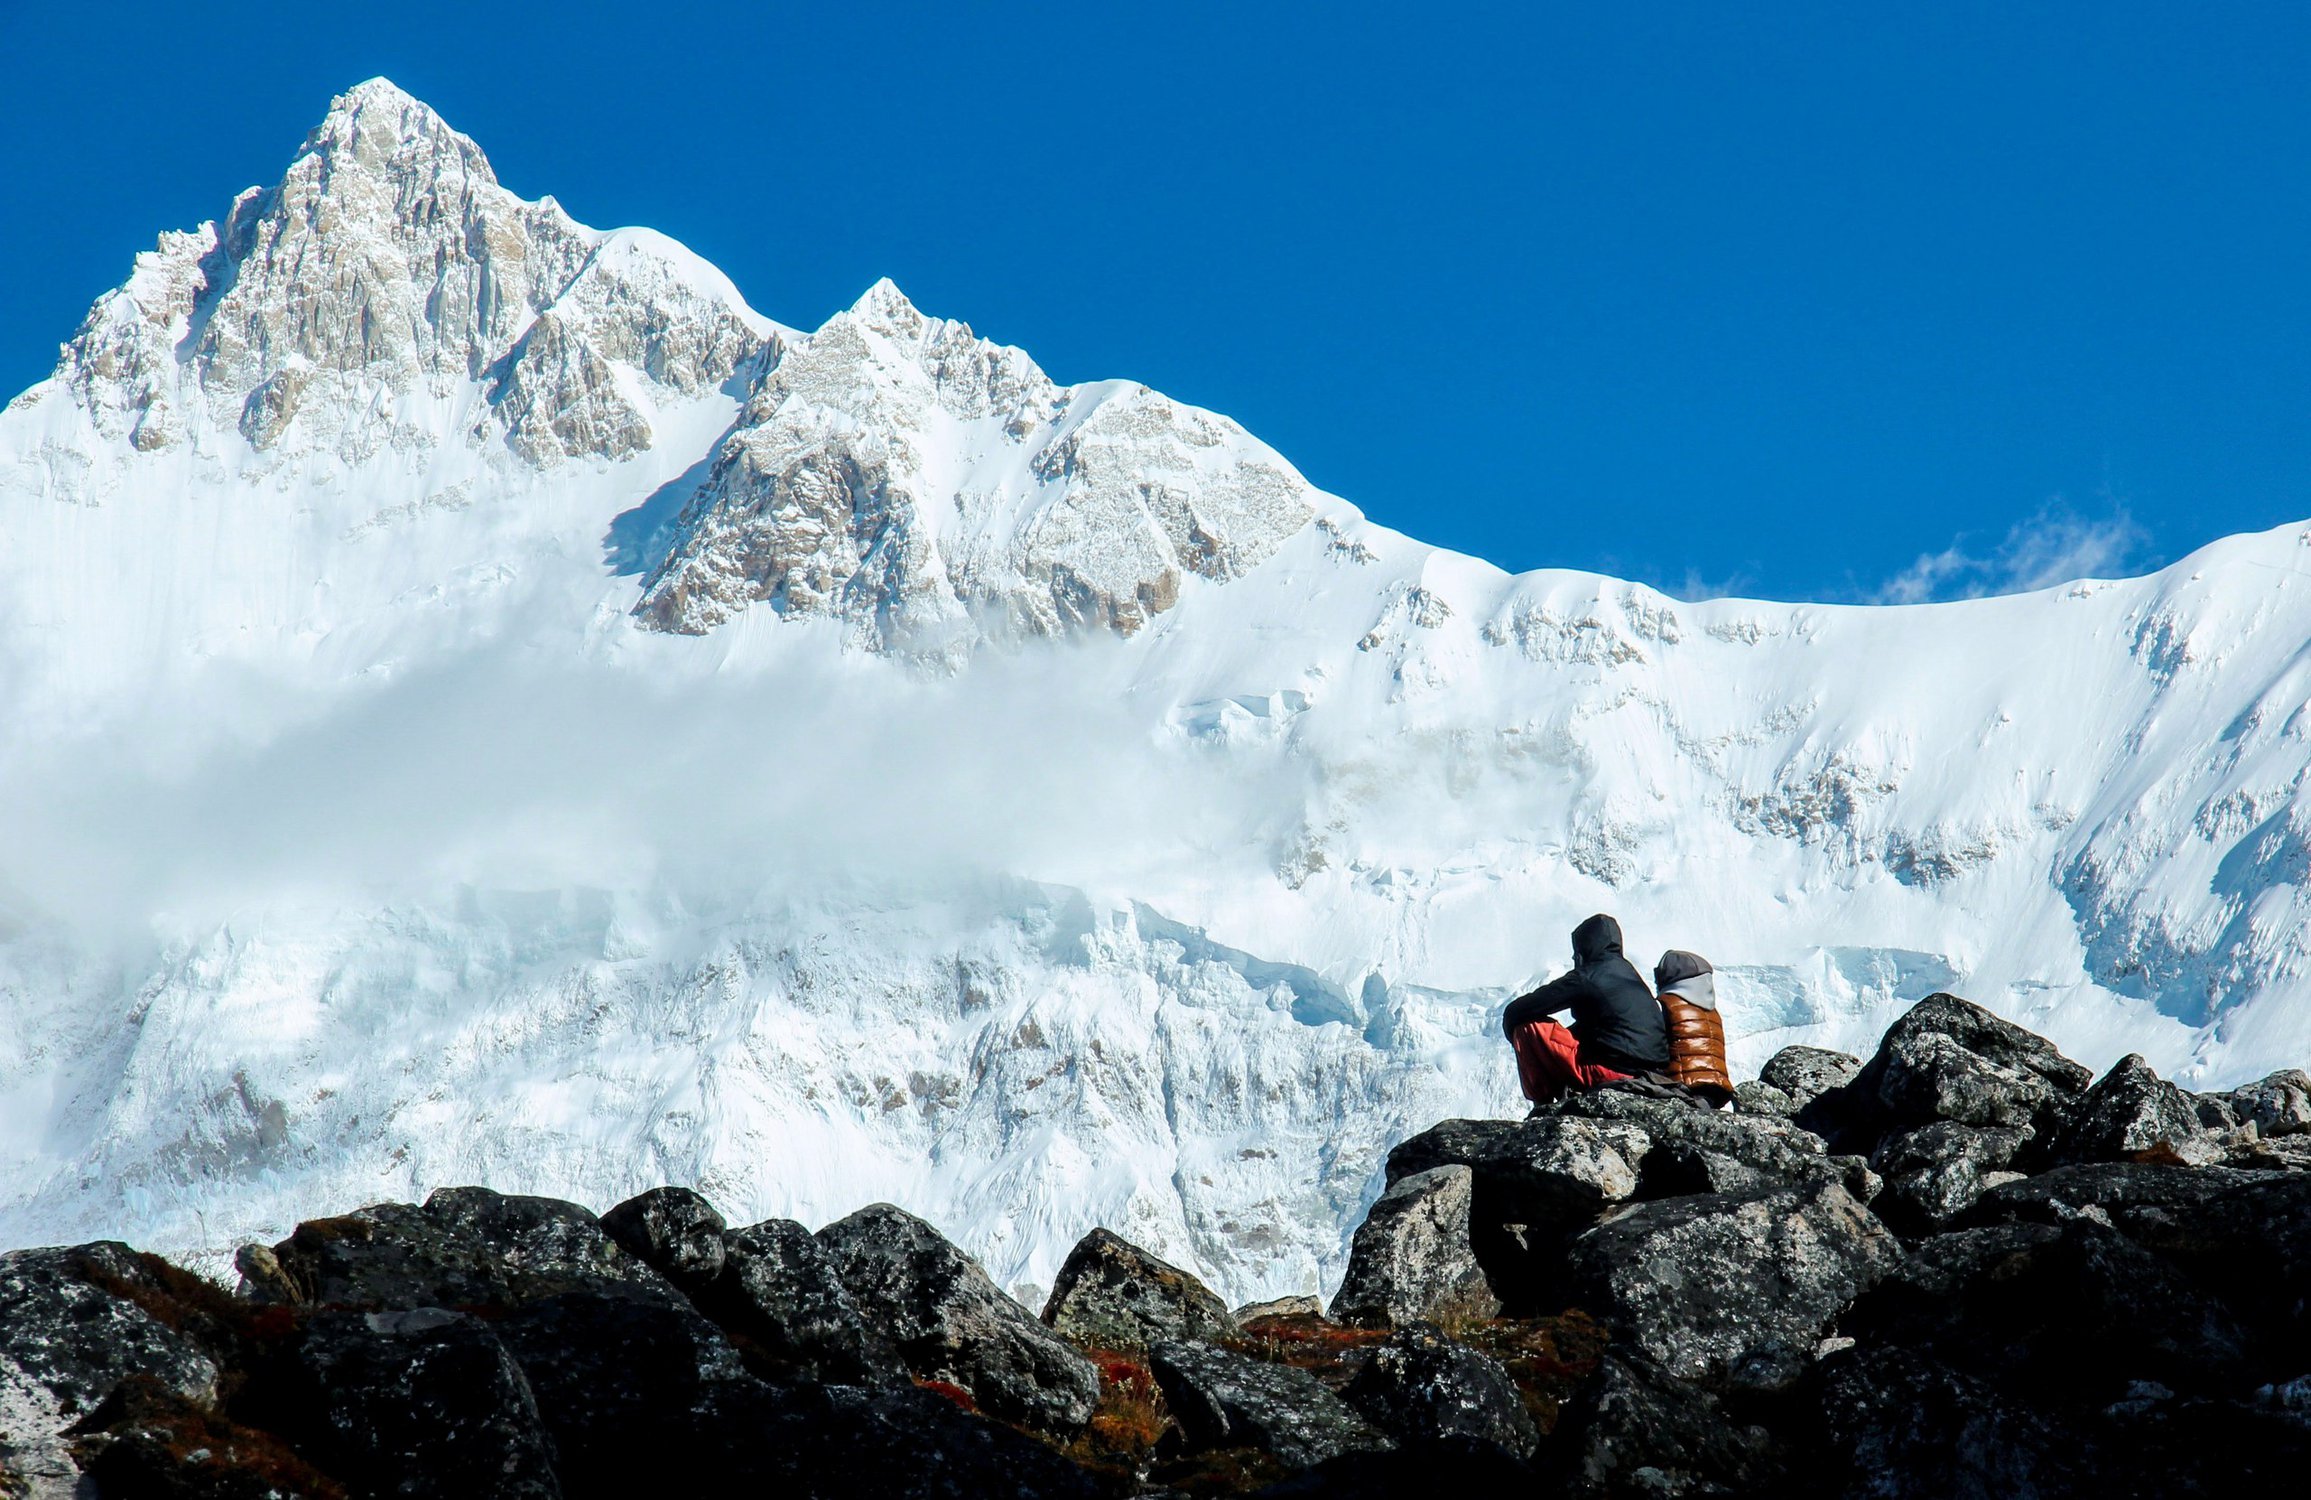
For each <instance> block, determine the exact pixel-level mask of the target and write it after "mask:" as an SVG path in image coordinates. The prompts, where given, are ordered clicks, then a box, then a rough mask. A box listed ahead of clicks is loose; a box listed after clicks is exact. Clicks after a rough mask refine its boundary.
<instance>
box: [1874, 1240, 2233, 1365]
mask: <svg viewBox="0 0 2311 1500" xmlns="http://www.w3.org/2000/svg"><path fill="white" fill-rule="evenodd" d="M1845 1327H1846V1331H1847V1332H1849V1333H1852V1334H1854V1335H1855V1336H1856V1337H1857V1338H1859V1339H1860V1340H1861V1342H1862V1343H1863V1344H1864V1345H1865V1346H1867V1347H1873V1348H1875V1347H1883V1346H1888V1345H1899V1346H1902V1347H1906V1348H1911V1349H1916V1350H1919V1351H1921V1352H1923V1353H1925V1354H1928V1355H1930V1356H1932V1357H1933V1358H1934V1359H1936V1360H1938V1361H1940V1362H1942V1363H1943V1364H1946V1365H1949V1366H1951V1367H1952V1368H1955V1369H1959V1370H1963V1371H1965V1372H1967V1373H1968V1374H1970V1375H1974V1376H1978V1377H1981V1378H1983V1379H1987V1380H1990V1381H1993V1382H1994V1383H1996V1384H1998V1385H1999V1386H2001V1387H2002V1388H2004V1389H2008V1390H2012V1391H2015V1392H2032V1391H2060V1392H2065V1393H2068V1394H2069V1396H2070V1397H2071V1399H2074V1400H2101V1401H2108V1400H2110V1399H2112V1398H2113V1397H2115V1396H2116V1395H2117V1394H2118V1392H2119V1391H2120V1390H2121V1389H2122V1388H2123V1385H2124V1383H2125V1381H2127V1380H2129V1379H2137V1380H2156V1381H2160V1382H2163V1383H2166V1384H2168V1385H2170V1386H2173V1387H2175V1388H2177V1389H2194V1390H2206V1389H2209V1388H2210V1387H2211V1386H2214V1385H2220V1384H2222V1383H2224V1382H2226V1381H2228V1380H2230V1379H2232V1378H2233V1377H2234V1376H2235V1375H2236V1373H2237V1372H2239V1371H2241V1370H2242V1369H2244V1368H2246V1364H2245V1359H2244V1356H2245V1353H2246V1339H2245V1336H2244V1334H2243V1332H2242V1330H2241V1328H2240V1326H2239V1324H2238V1321H2237V1320H2236V1319H2235V1318H2233V1317H2232V1316H2231V1314H2230V1313H2229V1311H2228V1310H2227V1309H2225V1308H2224V1307H2223V1306H2222V1305H2221V1304H2220V1302H2219V1301H2218V1300H2217V1299H2216V1298H2215V1296H2214V1295H2213V1294H2212V1293H2211V1292H2210V1291H2209V1290H2208V1288H2207V1287H2206V1286H2205V1285H2203V1284H2201V1283H2200V1282H2199V1281H2197V1280H2195V1279H2193V1278H2192V1277H2190V1276H2188V1275H2185V1274H2183V1273H2182V1272H2181V1271H2179V1270H2178V1269H2177V1268H2176V1267H2175V1266H2174V1265H2173V1264H2171V1263H2169V1262H2168V1261H2167V1260H2166V1259H2165V1258H2163V1257H2161V1256H2158V1255H2154V1254H2153V1253H2151V1252H2150V1251H2149V1250H2147V1249H2145V1248H2143V1247H2142V1246H2141V1245H2139V1244H2137V1243H2135V1242H2134V1241H2133V1240H2131V1239H2129V1238H2127V1237H2126V1236H2125V1235H2123V1234H2120V1233H2118V1232H2117V1231H2115V1230H2113V1229H2112V1228H2110V1227H2109V1226H2108V1225H2106V1224H2102V1223H2099V1222H2096V1221H2094V1220H2091V1219H2084V1218H2081V1219H2074V1220H2072V1221H2070V1222H2069V1223H2067V1224H2062V1225H2059V1226H2056V1225H2041V1224H2005V1225H1998V1226H1994V1227H1988V1228H1981V1229H1971V1230H1962V1231H1958V1232H1956V1233H1953V1234H1947V1235H1937V1236H1935V1237H1933V1238H1931V1239H1928V1240H1926V1241H1924V1242H1923V1243H1921V1244H1920V1245H1918V1246H1917V1247H1916V1248H1915V1250H1914V1251H1913V1253H1912V1254H1911V1255H1910V1256H1908V1257H1907V1258H1906V1259H1905V1261H1904V1263H1903V1265H1902V1266H1901V1268H1900V1269H1899V1270H1897V1271H1896V1272H1894V1273H1893V1274H1892V1275H1890V1276H1888V1277H1887V1278H1885V1279H1884V1280H1883V1281H1881V1282H1880V1283H1879V1284H1878V1285H1877V1286H1876V1287H1875V1288H1873V1289H1872V1290H1871V1292H1870V1293H1869V1295H1868V1296H1866V1297H1865V1298H1863V1299H1862V1301H1861V1302H1860V1303H1859V1304H1858V1305H1857V1306H1856V1307H1855V1308H1854V1309H1853V1311H1852V1312H1851V1313H1850V1314H1848V1316H1847V1319H1846V1323H1845Z"/></svg>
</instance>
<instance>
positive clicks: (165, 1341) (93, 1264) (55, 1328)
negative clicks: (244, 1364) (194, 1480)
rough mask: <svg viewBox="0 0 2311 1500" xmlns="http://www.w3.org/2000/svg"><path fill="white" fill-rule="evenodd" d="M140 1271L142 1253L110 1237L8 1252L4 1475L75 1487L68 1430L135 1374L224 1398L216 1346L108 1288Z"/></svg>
mask: <svg viewBox="0 0 2311 1500" xmlns="http://www.w3.org/2000/svg"><path fill="white" fill-rule="evenodd" d="M140 1279H141V1278H140V1274H139V1272H138V1270H137V1267H136V1265H135V1253H134V1252H133V1251H131V1250H130V1249H129V1248H128V1247H127V1246H126V1245H121V1244H115V1243H112V1242H110V1241H105V1242H100V1243H98V1244H93V1245H81V1246H79V1247H77V1248H71V1249H51V1250H16V1251H11V1252H10V1253H8V1254H6V1255H0V1473H13V1474H14V1475H15V1476H16V1477H17V1478H18V1479H19V1480H21V1481H22V1482H23V1483H24V1484H26V1485H27V1486H29V1487H30V1489H31V1493H33V1494H35V1495H43V1496H45V1495H58V1496H62V1495H69V1494H71V1493H73V1488H72V1487H73V1484H74V1483H75V1476H76V1475H77V1474H78V1472H79V1471H78V1468H77V1466H76V1465H75V1464H74V1462H73V1458H72V1454H71V1452H70V1449H69V1447H68V1445H67V1441H66V1439H65V1438H64V1436H63V1431H64V1429H65V1428H66V1427H68V1426H70V1425H71V1424H72V1423H73V1422H74V1421H75V1420H76V1419H78V1418H81V1417H84V1416H87V1415H88V1414H90V1413H91V1412H93V1411H94V1410H95V1408H96V1406H97V1405H98V1403H100V1402H101V1401H103V1400H104V1399H105V1397H107V1396H109V1395H110V1394H111V1393H112V1391H113V1389H114V1387H116V1386H118V1385H119V1384H120V1383H121V1382H122V1381H123V1380H125V1379H127V1378H128V1377H129V1376H131V1375H140V1376H144V1377H146V1378H149V1379H151V1380H153V1381H155V1382H157V1384H158V1385H159V1386H160V1387H161V1388H162V1389H163V1390H165V1391H168V1392H170V1393H172V1394H174V1395H177V1396H181V1397H184V1398H187V1399H189V1400H192V1401H196V1402H202V1403H205V1402H208V1401H211V1400H213V1399H214V1398H215V1395H216V1385H217V1367H216V1364H215V1362H214V1361H212V1360H211V1359H210V1358H209V1356H208V1355H207V1353H205V1352H204V1351H203V1350H202V1349H201V1348H200V1347H199V1346H198V1345H197V1344H195V1343H194V1342H193V1341H192V1340H190V1339H188V1338H186V1337H184V1336H183V1335H182V1334H180V1333H178V1332H176V1331H175V1330H174V1329H171V1328H169V1327H168V1326H167V1325H165V1324H163V1323H162V1322H160V1321H159V1320H158V1319H156V1318H154V1317H152V1316H151V1315H150V1314H148V1313H146V1312H145V1311H144V1310H143V1309H141V1308H139V1307H138V1306H137V1305H136V1304H135V1303H133V1302H131V1301H128V1300H126V1299H124V1298H122V1297H121V1296H119V1295H117V1292H116V1291H115V1290H109V1289H108V1288H122V1287H126V1286H130V1285H133V1284H135V1283H136V1282H137V1281H138V1280H140Z"/></svg>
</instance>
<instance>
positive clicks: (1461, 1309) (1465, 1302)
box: [1331, 1166, 1500, 1328]
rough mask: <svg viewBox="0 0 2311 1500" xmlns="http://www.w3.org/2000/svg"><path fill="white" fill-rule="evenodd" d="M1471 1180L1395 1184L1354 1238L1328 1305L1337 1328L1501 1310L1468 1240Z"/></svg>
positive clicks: (1452, 1171)
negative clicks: (1335, 1291) (1344, 1269)
mask: <svg viewBox="0 0 2311 1500" xmlns="http://www.w3.org/2000/svg"><path fill="white" fill-rule="evenodd" d="M1475 1183H1476V1174H1475V1173H1473V1172H1471V1171H1470V1170H1469V1169H1468V1168H1467V1167H1462V1166H1443V1167H1432V1168H1430V1169H1429V1170H1428V1171H1426V1172H1420V1173H1416V1174H1414V1175H1413V1176H1410V1177H1404V1178H1399V1179H1398V1180H1397V1181H1396V1182H1394V1183H1392V1184H1391V1185H1390V1186H1389V1189H1388V1191H1386V1192H1385V1193H1382V1194H1381V1195H1380V1198H1379V1201H1378V1202H1376V1203H1374V1204H1373V1205H1372V1209H1371V1211H1370V1212H1369V1213H1368V1214H1366V1215H1365V1219H1364V1223H1363V1226H1362V1227H1361V1228H1359V1229H1358V1230H1357V1231H1356V1239H1355V1242H1354V1244H1353V1245H1352V1246H1351V1247H1350V1249H1349V1252H1348V1271H1347V1274H1346V1275H1345V1276H1344V1277H1343V1278H1342V1279H1341V1282H1340V1291H1339V1294H1338V1295H1336V1296H1335V1297H1333V1299H1332V1310H1331V1311H1332V1317H1333V1319H1334V1320H1335V1321H1336V1322H1341V1323H1347V1324H1350V1325H1353V1326H1360V1327H1370V1328H1392V1327H1395V1326H1396V1325H1398V1324H1400V1323H1411V1322H1416V1321H1419V1320H1421V1319H1424V1318H1437V1317H1443V1316H1447V1315H1455V1316H1461V1315H1465V1316H1469V1317H1479V1318H1484V1317H1491V1316H1492V1315H1493V1314H1495V1313H1497V1312H1498V1311H1499V1310H1500V1304H1499V1303H1498V1301H1496V1300H1495V1298H1494V1297H1493V1294H1492V1290H1491V1288H1490V1287H1489V1286H1488V1285H1487V1283H1486V1281H1485V1274H1484V1272H1483V1271H1482V1270H1481V1269H1479V1268H1478V1266H1477V1261H1476V1252H1475V1250H1474V1249H1473V1248H1472V1246H1471V1243H1470V1240H1469V1203H1470V1198H1471V1195H1472V1193H1473V1192H1474V1188H1475Z"/></svg>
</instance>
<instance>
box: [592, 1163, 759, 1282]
mask: <svg viewBox="0 0 2311 1500" xmlns="http://www.w3.org/2000/svg"><path fill="white" fill-rule="evenodd" d="M728 1227H729V1225H728V1224H727V1223H725V1222H724V1220H723V1217H722V1215H721V1214H720V1213H719V1212H717V1211H716V1209H715V1207H714V1205H713V1204H711V1203H709V1202H707V1201H706V1199H705V1198H704V1197H702V1196H700V1195H699V1194H697V1193H695V1192H692V1191H691V1190H690V1189H689V1188H683V1187H661V1188H652V1189H651V1190H650V1191H648V1192H646V1193H642V1194H639V1195H637V1196H635V1197H632V1198H628V1199H627V1200H626V1201H625V1202H623V1203H621V1204H619V1205H618V1206H617V1207H616V1208H613V1209H611V1210H610V1211H609V1212H608V1213H606V1214H604V1215H602V1231H603V1233H605V1234H607V1235H609V1236H610V1238H611V1239H613V1240H616V1241H617V1242H618V1245H619V1247H620V1248H622V1249H623V1250H625V1252H626V1253H627V1254H628V1255H631V1256H633V1257H634V1258H635V1259H636V1260H638V1261H640V1262H642V1263H643V1264H644V1265H646V1266H649V1267H650V1268H651V1269H653V1270H655V1271H656V1272H657V1273H658V1274H659V1275H661V1276H663V1277H665V1278H666V1279H667V1280H668V1281H671V1282H673V1283H674V1284H675V1285H676V1286H678V1287H680V1288H682V1290H684V1291H686V1292H687V1291H692V1290H694V1289H696V1288H698V1287H703V1286H705V1285H707V1284H708V1283H710V1282H712V1281H713V1280H714V1278H715V1277H717V1276H719V1275H721V1274H722V1255H723V1249H722V1232H723V1231H724V1230H725V1229H727V1228H728Z"/></svg>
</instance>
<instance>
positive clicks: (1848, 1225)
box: [1570, 1183, 1901, 1388]
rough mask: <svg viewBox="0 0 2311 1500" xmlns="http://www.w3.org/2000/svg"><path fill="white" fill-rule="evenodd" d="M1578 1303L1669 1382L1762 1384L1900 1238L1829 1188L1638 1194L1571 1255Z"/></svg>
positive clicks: (1799, 1350)
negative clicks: (1647, 1197) (1651, 1199)
mask: <svg viewBox="0 0 2311 1500" xmlns="http://www.w3.org/2000/svg"><path fill="white" fill-rule="evenodd" d="M1570 1260H1571V1277H1570V1291H1571V1293H1572V1297H1571V1299H1570V1300H1572V1301H1573V1302H1574V1303H1576V1304H1577V1305H1579V1306H1581V1307H1584V1308H1587V1309H1588V1310H1590V1311H1592V1312H1594V1313H1596V1314H1598V1315H1599V1316H1601V1317H1603V1318H1604V1319H1605V1321H1606V1322H1607V1324H1608V1325H1609V1326H1611V1327H1612V1328H1613V1329H1615V1330H1616V1332H1618V1333H1620V1334H1621V1335H1622V1336H1624V1337H1626V1338H1627V1339H1628V1340H1629V1341H1630V1342H1631V1344H1632V1345H1634V1346H1635V1347H1636V1348H1637V1349H1639V1350H1641V1351H1643V1352H1644V1353H1645V1354H1646V1355H1647V1356H1649V1357H1650V1358H1653V1359H1656V1360H1658V1361H1660V1363H1661V1365H1662V1367H1663V1368H1664V1369H1666V1370H1667V1371H1668V1372H1669V1373H1671V1374H1672V1375H1675V1376H1677V1377H1679V1378H1680V1379H1687V1380H1701V1381H1705V1382H1713V1383H1721V1384H1725V1385H1730V1386H1748V1387H1758V1388H1772V1387H1776V1386H1779V1385H1785V1384H1787V1383H1788V1382H1789V1381H1790V1380H1792V1379H1795V1378H1796V1377H1797V1375H1798V1374H1800V1373H1801V1372H1802V1371H1803V1370H1804V1368H1805V1366H1806V1365H1807V1364H1809V1363H1811V1361H1812V1358H1813V1351H1814V1347H1815V1345H1816V1343H1817V1342H1818V1341H1819V1340H1820V1339H1821V1338H1822V1336H1823V1335H1824V1334H1825V1333H1827V1332H1828V1331H1829V1329H1830V1328H1831V1326H1832V1325H1833V1324H1834V1323H1835V1322H1836V1320H1837V1318H1838V1316H1839V1315H1840V1314H1841V1313H1843V1312H1844V1311H1845V1310H1846V1308H1847V1307H1849V1306H1850V1305H1852V1303H1853V1301H1854V1299H1855V1298H1856V1297H1858V1296H1859V1295H1861V1293H1863V1292H1864V1291H1866V1290H1868V1289H1869V1288H1870V1287H1871V1286H1872V1285H1874V1284H1875V1283H1876V1282H1877V1281H1878V1280H1879V1279H1880V1278H1881V1277H1883V1276H1884V1275H1886V1274H1887V1273H1888V1272H1889V1271H1891V1270H1892V1269H1893V1268H1894V1267H1895V1266H1897V1265H1898V1264H1900V1261H1901V1247H1900V1246H1899V1245H1898V1244H1897V1243H1896V1242H1895V1240H1894V1237H1893V1236H1892V1234H1890V1233H1889V1232H1888V1231H1887V1230H1886V1228H1885V1227H1884V1226H1883V1225H1882V1224H1880V1223H1879V1222H1878V1221H1877V1220H1876V1219H1875V1218H1874V1217H1872V1216H1871V1214H1870V1212H1869V1210H1868V1209H1867V1208H1866V1207H1864V1206H1863V1205H1862V1204H1861V1203H1860V1202H1858V1201H1857V1200H1855V1199H1854V1198H1853V1196H1852V1195H1851V1194H1849V1193H1847V1192H1846V1191H1845V1189H1843V1188H1841V1187H1838V1186H1836V1185H1835V1184H1829V1183H1824V1184H1819V1185H1816V1186H1813V1187H1807V1188H1782V1189H1772V1190H1767V1191H1763V1192H1753V1193H1749V1194H1744V1195H1737V1196H1731V1197H1724V1198H1718V1197H1708V1196H1704V1197H1689V1198H1670V1199H1664V1200H1662V1201H1660V1202H1655V1203H1642V1204H1638V1205H1636V1206H1635V1207H1633V1208H1631V1209H1629V1210H1628V1211H1627V1212H1626V1213H1624V1214H1622V1215H1620V1216H1618V1217H1616V1218H1614V1219H1612V1220H1610V1221H1608V1222H1607V1223H1605V1224H1602V1225H1600V1226H1598V1227H1597V1228H1595V1229H1592V1230H1590V1231H1589V1232H1588V1233H1586V1234H1584V1235H1582V1236H1581V1237H1580V1238H1579V1239H1577V1240H1575V1241H1574V1242H1573V1245H1572V1248H1571V1251H1570Z"/></svg>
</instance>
